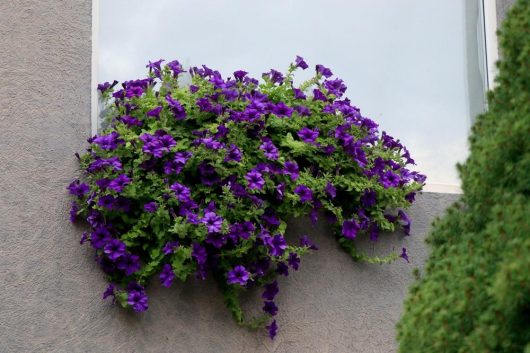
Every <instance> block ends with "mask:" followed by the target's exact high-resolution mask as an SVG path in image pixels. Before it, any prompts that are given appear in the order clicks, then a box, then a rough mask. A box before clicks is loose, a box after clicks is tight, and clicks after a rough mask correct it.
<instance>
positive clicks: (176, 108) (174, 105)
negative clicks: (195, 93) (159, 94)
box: [166, 94, 186, 120]
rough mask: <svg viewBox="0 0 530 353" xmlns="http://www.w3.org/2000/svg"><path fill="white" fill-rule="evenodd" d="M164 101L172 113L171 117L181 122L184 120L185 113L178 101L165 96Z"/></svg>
mask: <svg viewBox="0 0 530 353" xmlns="http://www.w3.org/2000/svg"><path fill="white" fill-rule="evenodd" d="M166 101H167V104H168V106H169V109H171V111H172V112H173V116H174V117H175V119H177V120H183V119H185V118H186V111H185V110H184V107H183V106H182V105H181V104H180V102H179V101H177V100H176V99H173V98H172V97H171V95H169V94H168V95H167V96H166Z"/></svg>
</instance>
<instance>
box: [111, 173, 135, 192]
mask: <svg viewBox="0 0 530 353" xmlns="http://www.w3.org/2000/svg"><path fill="white" fill-rule="evenodd" d="M130 183H131V178H129V177H128V176H127V175H126V174H120V175H119V176H118V177H117V178H115V179H112V180H111V181H110V182H109V185H108V188H109V189H111V190H114V191H116V192H122V191H123V188H124V187H125V186H127V185H128V184H130Z"/></svg>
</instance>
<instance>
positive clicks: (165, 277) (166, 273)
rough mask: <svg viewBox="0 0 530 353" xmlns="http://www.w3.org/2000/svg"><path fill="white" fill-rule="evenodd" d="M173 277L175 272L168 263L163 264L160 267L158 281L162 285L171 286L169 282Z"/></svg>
mask: <svg viewBox="0 0 530 353" xmlns="http://www.w3.org/2000/svg"><path fill="white" fill-rule="evenodd" d="M174 279H175V273H174V272H173V269H172V268H171V265H170V264H165V265H164V266H163V267H162V272H160V283H161V284H162V285H163V286H164V287H167V288H169V287H171V283H172V282H173V280H174Z"/></svg>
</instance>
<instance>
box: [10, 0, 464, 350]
mask: <svg viewBox="0 0 530 353" xmlns="http://www.w3.org/2000/svg"><path fill="white" fill-rule="evenodd" d="M90 21H91V8H90V1H89V0H76V1H74V0H68V1H66V0H63V1H60V0H33V1H28V0H18V1H0V63H1V67H0V132H1V138H0V165H1V166H2V172H1V173H0V283H1V284H2V290H0V352H2V353H4V352H186V353H192V352H197V353H204V352H230V353H236V352H245V353H246V352H290V353H292V352H304V353H305V352H333V353H341V352H394V351H395V346H396V344H395V339H394V334H395V332H394V324H395V323H396V321H397V319H398V317H399V315H400V311H401V305H402V300H403V298H404V296H405V294H406V290H407V287H408V284H409V283H410V281H411V271H412V269H413V268H414V267H415V266H421V265H422V263H423V262H424V260H425V257H426V255H427V249H426V247H425V245H424V244H423V237H424V235H425V234H426V233H427V231H428V228H429V225H430V223H431V221H432V220H433V218H434V217H435V216H437V215H439V214H440V213H441V212H442V211H443V210H444V209H445V208H446V207H447V206H448V205H449V204H450V203H451V202H452V201H454V200H455V198H456V196H454V195H441V194H430V193H426V194H423V195H421V196H419V197H418V202H417V203H416V205H415V206H414V207H413V209H412V216H413V219H414V220H415V226H414V228H413V235H412V236H411V237H403V236H402V235H399V234H393V235H387V236H384V237H382V238H383V239H381V240H382V241H381V242H380V243H378V244H376V245H374V244H371V243H363V244H360V245H361V246H362V247H363V248H365V249H367V251H369V252H385V251H388V250H390V249H392V248H395V249H397V250H399V249H400V248H401V247H402V245H403V246H406V247H407V248H409V251H410V254H411V259H412V263H411V264H410V265H409V264H406V263H404V262H403V261H398V262H397V263H394V264H392V265H384V266H378V265H367V264H358V263H354V262H352V261H351V259H350V258H349V257H348V256H347V255H346V254H344V253H343V252H341V251H340V250H339V249H338V247H337V245H336V243H335V241H334V240H333V239H332V237H331V235H330V234H329V230H327V229H326V227H325V225H323V224H318V225H317V227H316V228H314V229H313V228H312V227H311V226H309V225H308V224H307V222H306V221H304V220H295V221H293V222H292V224H291V226H292V227H290V229H291V231H290V233H291V234H292V235H293V236H294V235H300V234H303V233H307V234H310V235H311V234H313V238H314V240H315V241H316V242H317V243H318V244H319V246H320V248H321V249H320V250H319V251H318V252H316V253H314V254H312V255H309V256H307V257H305V258H304V259H303V260H302V267H301V270H300V271H299V272H297V273H295V274H293V275H292V276H291V277H290V278H289V279H288V280H287V281H285V280H282V281H281V289H282V290H281V293H280V295H279V298H278V303H279V305H280V309H281V314H280V316H279V319H278V321H279V325H280V326H281V331H280V333H279V335H278V337H277V338H276V340H274V341H270V340H269V339H268V338H267V337H266V336H265V334H264V332H257V333H255V332H248V331H246V330H244V329H240V328H238V327H236V325H235V324H234V323H233V321H232V319H231V317H230V316H229V314H228V312H227V311H226V310H225V308H224V305H223V303H222V300H221V297H220V295H219V293H218V290H217V289H216V288H215V285H214V284H213V283H211V282H209V281H207V282H194V281H191V282H190V283H188V284H187V285H182V284H179V285H176V286H174V287H173V288H171V289H162V288H161V287H160V286H159V285H158V284H157V283H154V284H153V285H152V286H151V287H150V288H149V293H150V294H151V296H150V309H149V311H148V312H146V313H144V314H141V315H138V314H133V313H129V312H125V311H124V310H121V309H120V308H118V307H115V306H112V305H110V303H108V302H103V301H102V300H101V299H100V295H101V292H102V291H103V290H104V288H105V280H104V277H103V275H102V273H101V272H100V270H99V269H98V268H97V267H96V266H95V264H94V262H93V260H92V257H93V253H92V251H91V250H90V249H89V248H88V247H87V246H84V247H81V246H79V245H78V239H79V236H80V233H81V229H78V228H76V227H74V226H71V225H70V224H69V223H68V221H67V212H68V206H69V197H68V195H67V193H66V190H65V185H66V184H67V182H68V181H69V180H70V178H71V177H72V176H73V175H75V174H76V173H77V169H76V168H77V165H76V161H75V158H74V157H73V155H72V154H73V153H74V152H75V151H80V150H82V148H83V146H84V144H85V138H86V137H87V136H88V134H89V131H90V126H89V120H90V98H89V97H90V57H91V43H90V32H91V23H90ZM249 303H252V301H251V300H250V301H249ZM256 304H258V303H257V302H256Z"/></svg>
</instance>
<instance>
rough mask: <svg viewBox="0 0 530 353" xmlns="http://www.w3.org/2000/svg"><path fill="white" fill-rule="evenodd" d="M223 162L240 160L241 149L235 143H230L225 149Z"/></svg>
mask: <svg viewBox="0 0 530 353" xmlns="http://www.w3.org/2000/svg"><path fill="white" fill-rule="evenodd" d="M224 161H225V162H240V161H241V150H240V149H239V148H237V146H236V145H234V144H231V145H230V147H229V148H228V149H227V150H226V155H225V159H224Z"/></svg>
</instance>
